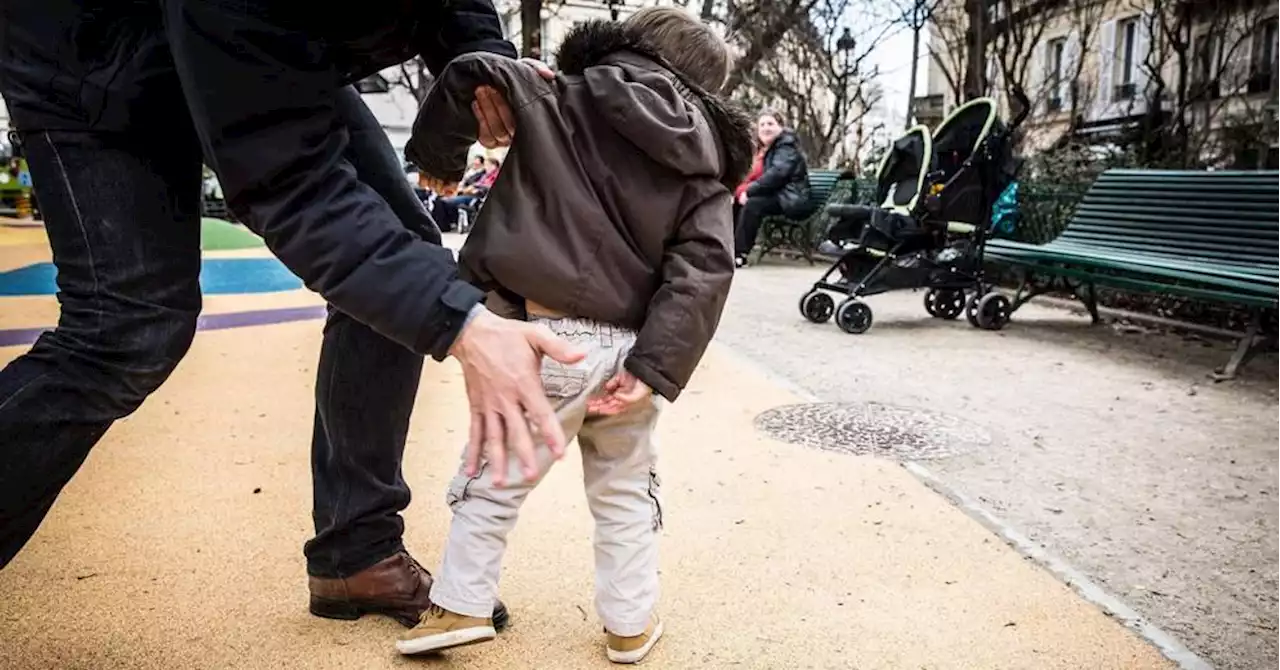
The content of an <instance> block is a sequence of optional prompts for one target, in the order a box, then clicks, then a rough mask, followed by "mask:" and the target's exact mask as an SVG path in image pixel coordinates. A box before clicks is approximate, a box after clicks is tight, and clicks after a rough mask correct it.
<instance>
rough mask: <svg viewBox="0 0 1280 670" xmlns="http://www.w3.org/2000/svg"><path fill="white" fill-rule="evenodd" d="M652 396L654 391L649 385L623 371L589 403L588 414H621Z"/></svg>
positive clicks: (608, 382) (606, 384)
mask: <svg viewBox="0 0 1280 670" xmlns="http://www.w3.org/2000/svg"><path fill="white" fill-rule="evenodd" d="M652 394H653V389H651V388H649V385H648V384H645V383H644V382H642V381H640V380H639V379H636V376H635V375H633V374H631V373H630V372H627V371H626V370H623V371H622V372H619V373H618V374H616V375H614V376H613V378H612V379H610V380H609V381H607V382H605V384H604V392H603V393H602V394H601V395H599V396H596V397H594V398H592V399H590V400H588V401H587V413H588V414H595V415H601V416H613V415H615V414H621V413H623V412H625V411H627V410H628V409H629V408H630V407H631V406H632V405H634V404H636V403H638V402H640V401H641V400H644V399H645V398H648V397H649V396H650V395H652Z"/></svg>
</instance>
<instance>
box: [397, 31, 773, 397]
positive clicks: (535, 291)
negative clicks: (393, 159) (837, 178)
mask: <svg viewBox="0 0 1280 670" xmlns="http://www.w3.org/2000/svg"><path fill="white" fill-rule="evenodd" d="M556 63H557V66H558V67H559V69H560V70H561V72H562V74H560V75H558V76H557V77H556V79H555V80H554V81H546V80H543V79H541V78H539V77H538V76H537V75H536V74H535V73H533V71H532V69H531V68H529V67H527V66H525V65H523V64H519V63H517V62H516V61H514V60H511V59H508V58H503V57H500V56H493V55H490V54H483V53H477V54H468V55H465V56H462V57H460V58H457V59H455V60H454V61H453V62H452V63H451V64H450V65H449V67H448V68H446V69H445V70H444V72H442V73H441V74H440V77H439V79H438V80H437V81H436V83H435V85H434V86H433V88H432V89H431V92H430V94H429V95H428V97H427V100H426V102H425V103H424V104H423V107H422V110H421V111H420V112H419V114H418V118H417V120H416V122H415V123H414V127H413V137H412V139H411V140H410V142H409V146H408V148H407V149H406V154H407V155H408V157H409V159H410V160H412V161H413V162H415V163H417V164H418V165H419V166H420V167H421V168H422V169H423V170H424V171H425V172H426V173H427V174H429V175H432V176H435V177H438V178H441V179H446V180H450V181H456V180H457V179H459V178H461V177H462V173H463V171H464V170H465V168H466V161H467V151H468V149H469V148H470V146H471V145H472V144H473V143H474V142H475V139H476V135H477V132H476V122H475V118H474V115H473V114H472V111H471V108H470V105H471V102H472V100H473V99H474V92H475V89H476V87H477V86H479V85H491V86H494V87H496V88H498V89H499V90H500V91H502V92H503V93H504V94H505V96H506V99H507V100H508V102H509V103H510V105H511V108H512V109H513V111H514V113H515V116H516V118H515V122H516V128H517V132H516V135H515V138H514V140H513V144H512V147H511V151H510V152H509V153H508V154H507V158H506V161H505V162H504V164H503V166H502V172H501V173H500V176H499V178H498V181H497V183H496V184H495V185H494V188H493V189H492V190H491V191H490V193H489V195H488V198H487V200H486V201H485V205H484V207H483V209H482V210H481V213H480V216H479V219H478V220H477V221H476V224H475V227H474V229H473V231H472V232H471V235H470V237H469V239H468V240H467V242H466V244H465V245H464V247H463V249H462V252H461V254H460V256H459V265H460V270H461V273H462V278H463V279H466V280H467V281H470V282H472V283H474V284H476V285H478V286H480V287H481V288H484V289H486V290H499V291H501V292H502V293H503V294H504V295H512V296H518V297H520V298H524V299H526V300H530V301H533V302H536V303H538V304H540V305H543V306H545V307H548V308H550V309H553V310H557V311H560V312H563V313H565V314H568V315H572V316H576V317H581V318H586V319H591V320H595V321H600V322H603V323H609V324H614V325H618V326H623V327H627V328H633V329H636V330H638V331H639V335H638V338H637V340H636V344H635V348H634V349H633V350H632V352H631V355H630V357H629V358H628V359H627V362H626V367H627V369H628V370H629V371H631V373H632V374H634V375H636V377H638V378H639V379H640V380H641V381H643V382H645V383H646V384H648V385H649V386H650V387H651V388H653V389H654V390H656V391H657V392H658V393H660V394H662V395H663V396H664V397H666V398H667V399H669V400H674V399H675V398H676V396H677V395H679V393H680V390H681V389H682V388H683V387H684V386H685V384H686V383H687V382H688V381H689V377H690V376H691V375H692V374H693V370H694V368H695V367H696V366H697V364H698V361H699V360H700V359H701V358H702V354H703V352H704V351H705V350H706V347H707V345H708V344H709V342H710V341H711V336H712V335H713V334H714V333H715V329H716V326H717V324H718V323H719V320H720V313H721V311H722V310H723V308H724V303H725V298H726V296H727V294H728V292H729V283H730V281H731V279H732V278H733V215H732V203H733V195H732V189H733V187H734V186H736V185H737V183H738V182H739V181H740V180H741V179H742V176H743V175H744V174H745V173H746V172H747V170H748V169H749V168H750V163H751V151H752V146H751V144H752V143H751V124H750V119H749V118H747V117H746V116H745V115H744V114H743V113H741V112H739V111H737V110H736V109H735V108H733V107H731V106H730V105H729V104H727V103H725V102H723V101H722V100H720V99H718V98H716V97H715V96H712V95H710V94H708V93H706V92H705V91H702V90H700V89H698V88H697V87H696V86H694V85H692V84H690V83H688V82H687V81H684V80H683V78H682V77H680V76H678V75H676V74H675V73H673V71H672V70H671V69H670V67H669V66H668V65H666V63H665V61H664V60H663V59H662V58H661V57H659V56H658V55H657V53H656V51H655V50H654V49H652V48H651V47H649V46H648V45H647V44H645V42H644V40H643V39H642V38H641V37H640V36H639V35H637V34H636V33H635V32H634V31H632V30H631V29H629V28H627V27H625V26H624V25H621V24H617V23H607V22H592V23H587V24H583V25H581V26H579V27H578V28H576V29H575V30H574V31H573V32H572V33H570V35H569V36H568V37H566V38H565V41H564V43H563V46H562V47H561V49H560V52H559V53H558V54H557V59H556Z"/></svg>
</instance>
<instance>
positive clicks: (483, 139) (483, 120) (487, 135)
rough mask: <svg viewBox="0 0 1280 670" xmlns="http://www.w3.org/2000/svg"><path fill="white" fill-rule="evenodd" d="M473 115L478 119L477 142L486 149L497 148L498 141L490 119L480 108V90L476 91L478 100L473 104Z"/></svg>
mask: <svg viewBox="0 0 1280 670" xmlns="http://www.w3.org/2000/svg"><path fill="white" fill-rule="evenodd" d="M471 113H472V114H474V115H475V117H476V141H477V142H479V143H480V146H482V147H484V148H486V149H495V148H497V147H498V140H497V138H496V137H495V136H494V133H493V129H492V128H490V127H489V119H488V118H487V117H486V116H485V115H484V111H483V110H482V109H481V108H480V92H479V91H478V90H477V91H476V99H475V100H473V101H472V102H471Z"/></svg>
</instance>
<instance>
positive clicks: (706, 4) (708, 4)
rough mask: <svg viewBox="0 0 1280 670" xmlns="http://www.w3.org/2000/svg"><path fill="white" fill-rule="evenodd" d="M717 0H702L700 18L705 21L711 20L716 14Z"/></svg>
mask: <svg viewBox="0 0 1280 670" xmlns="http://www.w3.org/2000/svg"><path fill="white" fill-rule="evenodd" d="M715 13H716V0H702V11H701V12H699V13H698V18H701V19H702V20H703V21H710V20H711V19H714V18H715V16H716V14H715Z"/></svg>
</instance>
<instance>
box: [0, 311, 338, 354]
mask: <svg viewBox="0 0 1280 670" xmlns="http://www.w3.org/2000/svg"><path fill="white" fill-rule="evenodd" d="M325 315H326V310H325V307H324V306H323V305H312V306H309V307H282V308H278V309H259V310H253V311H251V312H228V313H226V314H206V315H201V317H200V319H199V320H198V321H197V322H196V328H197V329H198V330H225V329H227V328H244V327H246V326H267V325H271V324H273V323H288V322H290V321H307V320H310V319H323V318H324V317H325ZM46 330H49V328H15V329H12V330H0V347H16V346H18V345H20V344H33V343H35V341H36V338H38V337H40V333H43V332H44V331H46Z"/></svg>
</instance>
